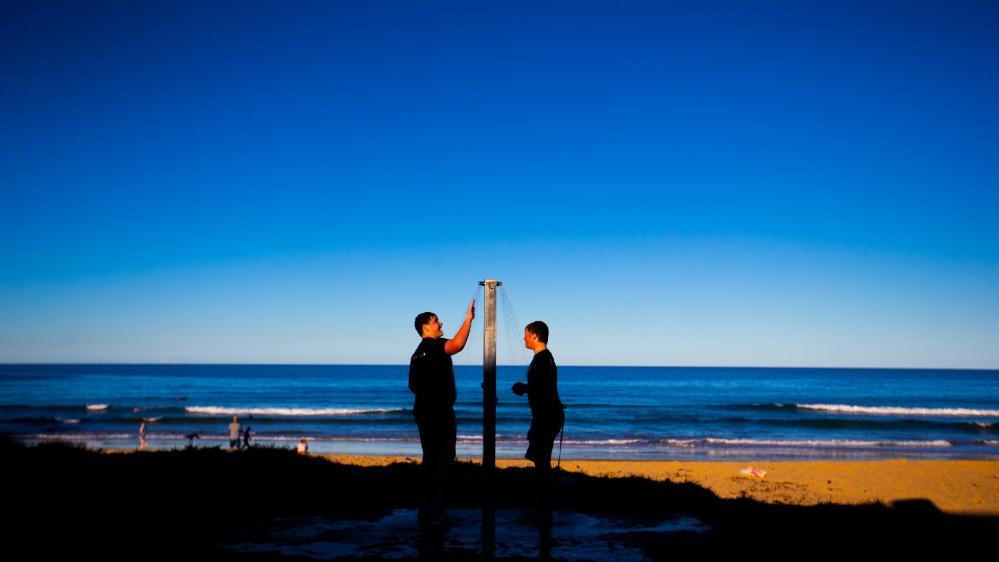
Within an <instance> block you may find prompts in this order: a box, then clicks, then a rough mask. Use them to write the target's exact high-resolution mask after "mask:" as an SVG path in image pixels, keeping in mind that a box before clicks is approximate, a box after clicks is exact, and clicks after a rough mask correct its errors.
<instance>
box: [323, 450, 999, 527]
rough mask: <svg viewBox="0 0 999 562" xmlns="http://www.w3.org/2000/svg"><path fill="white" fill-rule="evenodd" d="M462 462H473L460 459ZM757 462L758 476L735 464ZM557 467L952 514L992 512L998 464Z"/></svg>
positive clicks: (377, 459) (736, 493) (360, 459)
mask: <svg viewBox="0 0 999 562" xmlns="http://www.w3.org/2000/svg"><path fill="white" fill-rule="evenodd" d="M323 456H324V457H325V458H328V459H330V460H333V461H335V462H340V463H345V464H353V465H359V466H384V465H388V464H391V463H393V462H419V458H418V457H417V458H406V457H387V456H357V455H323ZM466 462H477V461H474V460H466ZM497 465H498V466H500V467H513V466H518V467H527V466H530V463H528V461H526V460H509V459H499V460H497ZM747 467H759V468H762V469H763V470H765V471H766V476H764V477H762V478H756V477H746V476H741V475H740V474H739V469H741V468H747ZM562 468H564V469H565V470H568V471H571V472H580V473H583V474H586V475H588V476H611V477H625V476H640V477H644V478H649V479H652V480H658V481H664V480H665V481H672V482H676V483H692V484H697V485H698V486H702V487H704V488H707V489H709V490H711V491H712V492H714V493H715V494H717V495H718V496H719V497H721V498H740V497H746V498H750V499H753V500H757V501H761V502H766V503H782V504H790V505H805V506H808V505H818V504H822V503H834V504H847V505H854V504H863V503H870V502H883V503H885V504H891V503H893V502H895V501H899V500H911V499H921V500H929V501H931V502H933V504H934V505H936V507H937V508H939V509H940V510H942V511H944V512H946V513H952V514H962V515H999V461H968V460H884V461H779V462H770V461H753V462H721V461H719V462H714V461H706V462H677V461H628V460H614V461H605V460H563V462H562Z"/></svg>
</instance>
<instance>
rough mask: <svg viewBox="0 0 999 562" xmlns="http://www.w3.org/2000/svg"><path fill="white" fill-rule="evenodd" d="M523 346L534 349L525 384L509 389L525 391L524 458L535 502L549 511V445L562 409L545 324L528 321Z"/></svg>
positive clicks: (558, 428)
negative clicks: (527, 418)
mask: <svg viewBox="0 0 999 562" xmlns="http://www.w3.org/2000/svg"><path fill="white" fill-rule="evenodd" d="M524 346H525V347H527V348H528V349H530V350H532V351H534V359H532V360H531V365H530V367H528V368H527V384H524V383H522V382H516V383H514V385H513V388H512V389H511V390H513V392H514V394H516V395H517V396H523V395H524V394H525V393H526V394H527V400H528V402H529V403H530V405H531V428H530V429H529V430H528V431H527V442H528V446H527V453H526V454H525V455H524V457H526V458H527V459H528V460H530V461H531V462H533V463H534V469H535V480H536V482H537V487H538V505H539V507H540V509H541V510H549V511H550V501H551V485H552V467H551V462H552V448H553V447H554V446H555V438H556V437H558V434H559V432H560V431H562V425H563V424H564V423H565V412H564V406H563V405H562V400H561V399H560V398H559V395H558V367H557V366H556V365H555V357H554V356H552V352H551V351H549V350H548V325H547V324H545V323H544V322H542V321H540V320H538V321H536V322H531V323H530V324H528V325H527V327H526V328H524Z"/></svg>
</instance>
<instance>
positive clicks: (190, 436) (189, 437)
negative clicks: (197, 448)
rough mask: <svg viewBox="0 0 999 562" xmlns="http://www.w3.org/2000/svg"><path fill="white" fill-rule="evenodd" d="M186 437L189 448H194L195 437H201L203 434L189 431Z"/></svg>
mask: <svg viewBox="0 0 999 562" xmlns="http://www.w3.org/2000/svg"><path fill="white" fill-rule="evenodd" d="M184 438H185V439H187V448H188V449H193V448H194V440H195V439H201V436H200V435H198V434H197V433H188V434H187V435H185V436H184Z"/></svg>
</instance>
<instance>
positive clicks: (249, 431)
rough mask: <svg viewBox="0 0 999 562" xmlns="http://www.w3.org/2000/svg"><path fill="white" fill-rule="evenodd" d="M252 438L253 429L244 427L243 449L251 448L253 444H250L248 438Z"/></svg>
mask: <svg viewBox="0 0 999 562" xmlns="http://www.w3.org/2000/svg"><path fill="white" fill-rule="evenodd" d="M252 436H253V428H252V427H250V426H246V430H245V431H243V446H242V448H243V449H249V448H250V447H252V446H253V444H252V443H250V437H252Z"/></svg>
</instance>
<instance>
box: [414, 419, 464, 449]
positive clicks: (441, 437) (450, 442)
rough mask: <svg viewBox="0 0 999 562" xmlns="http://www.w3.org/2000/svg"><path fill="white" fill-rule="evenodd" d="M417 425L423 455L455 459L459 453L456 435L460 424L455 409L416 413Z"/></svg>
mask: <svg viewBox="0 0 999 562" xmlns="http://www.w3.org/2000/svg"><path fill="white" fill-rule="evenodd" d="M414 417H415V418H416V427H417V429H419V430H420V445H421V446H422V448H423V456H424V458H425V459H426V458H427V457H434V458H437V459H443V458H444V457H447V458H450V459H454V457H455V456H456V455H457V450H456V437H457V433H458V424H457V420H456V419H455V415H454V411H453V410H452V411H451V412H440V413H436V412H435V413H434V414H432V415H426V414H422V413H420V414H416V415H415V416H414Z"/></svg>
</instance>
